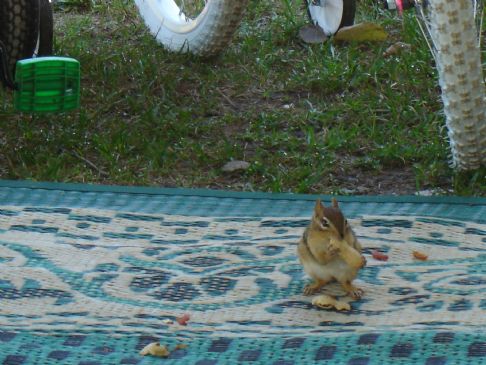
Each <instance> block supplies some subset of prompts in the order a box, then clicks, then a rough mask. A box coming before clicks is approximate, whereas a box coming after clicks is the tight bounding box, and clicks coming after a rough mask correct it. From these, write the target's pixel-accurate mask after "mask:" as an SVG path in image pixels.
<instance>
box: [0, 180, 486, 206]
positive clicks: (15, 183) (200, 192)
mask: <svg viewBox="0 0 486 365" xmlns="http://www.w3.org/2000/svg"><path fill="white" fill-rule="evenodd" d="M0 188H23V189H40V190H64V191H78V192H99V193H125V194H143V195H183V196H200V197H213V198H233V199H271V200H315V199H316V198H317V197H321V198H322V199H327V200H329V199H330V198H331V197H332V196H333V195H322V194H316V195H312V194H294V193H267V192H246V191H241V192H240V191H229V190H213V189H201V188H199V189H190V188H163V187H142V186H126V185H103V184H80V183H58V182H44V181H31V180H0ZM339 200H340V201H343V202H358V203H420V204H422V203H428V204H467V205H469V206H481V205H486V198H481V197H459V196H414V195H359V196H348V195H342V196H339Z"/></svg>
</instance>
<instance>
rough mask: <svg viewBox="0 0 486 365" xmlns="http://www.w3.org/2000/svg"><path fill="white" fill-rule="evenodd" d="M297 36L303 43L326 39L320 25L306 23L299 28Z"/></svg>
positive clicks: (319, 41)
mask: <svg viewBox="0 0 486 365" xmlns="http://www.w3.org/2000/svg"><path fill="white" fill-rule="evenodd" d="M299 37H300V39H302V40H303V41H304V42H305V43H324V42H325V41H326V40H327V36H326V34H325V33H324V32H323V31H322V29H321V27H319V26H318V25H314V24H307V25H304V26H303V27H302V28H300V30H299Z"/></svg>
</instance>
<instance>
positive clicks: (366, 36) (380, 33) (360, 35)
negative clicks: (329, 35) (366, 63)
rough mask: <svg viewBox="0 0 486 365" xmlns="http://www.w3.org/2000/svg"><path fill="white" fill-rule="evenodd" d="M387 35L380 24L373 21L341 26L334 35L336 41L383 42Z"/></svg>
mask: <svg viewBox="0 0 486 365" xmlns="http://www.w3.org/2000/svg"><path fill="white" fill-rule="evenodd" d="M387 37H388V34H387V33H386V32H385V30H384V29H383V27H382V26H380V25H378V24H373V23H359V24H355V25H350V26H349V27H342V28H341V29H339V30H338V31H337V33H336V34H335V35H334V39H335V40H337V41H345V42H383V41H384V40H385V39H386V38H387Z"/></svg>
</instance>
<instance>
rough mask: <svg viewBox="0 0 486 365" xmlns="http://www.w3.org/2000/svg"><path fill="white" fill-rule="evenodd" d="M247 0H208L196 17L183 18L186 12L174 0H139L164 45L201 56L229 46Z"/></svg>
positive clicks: (158, 38)
mask: <svg viewBox="0 0 486 365" xmlns="http://www.w3.org/2000/svg"><path fill="white" fill-rule="evenodd" d="M247 3H248V0H207V2H206V4H205V6H204V9H203V10H202V11H201V13H200V14H199V15H198V16H197V17H196V18H195V19H184V20H183V19H182V16H183V15H184V14H183V13H182V12H181V11H180V9H179V7H178V6H177V5H176V3H175V2H174V1H172V0H164V1H155V0H135V4H136V5H137V7H138V10H139V13H140V15H141V17H142V18H143V20H144V22H145V24H146V25H147V27H148V28H149V30H150V32H151V33H152V34H153V35H154V36H155V38H156V39H157V40H158V41H159V42H160V43H161V44H162V45H163V46H164V47H166V48H167V49H169V50H171V51H175V52H183V53H193V54H195V55H199V56H214V55H216V54H218V53H220V52H221V51H223V50H224V49H225V48H226V47H227V46H228V44H229V43H230V42H231V39H232V37H233V34H234V32H235V31H236V29H237V28H238V26H239V24H240V22H241V19H242V18H243V16H244V12H245V9H246V6H247ZM181 14H182V16H181Z"/></svg>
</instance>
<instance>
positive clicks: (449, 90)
mask: <svg viewBox="0 0 486 365" xmlns="http://www.w3.org/2000/svg"><path fill="white" fill-rule="evenodd" d="M483 12H484V9H483V4H482V1H480V0H456V1H448V0H426V1H425V0H417V1H416V14H417V19H418V20H419V24H420V27H421V29H422V31H423V33H424V35H425V36H426V39H427V40H428V44H429V47H430V48H431V50H432V53H433V55H434V58H435V61H436V68H437V72H438V76H439V84H440V87H441V93H442V101H443V104H444V113H445V117H446V126H447V129H448V136H449V141H450V147H451V152H452V166H453V167H454V168H456V169H458V170H473V169H476V168H479V167H480V166H481V165H486V90H485V84H484V78H483V70H482V65H481V53H480V45H481V37H480V36H481V24H482V19H483V16H484V13H483ZM475 18H476V20H475ZM478 36H479V38H478ZM478 40H479V41H478Z"/></svg>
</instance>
